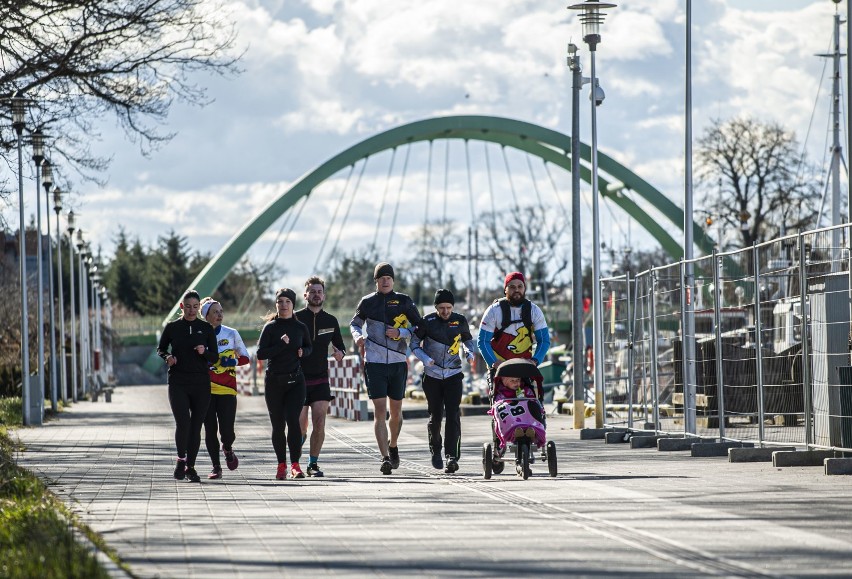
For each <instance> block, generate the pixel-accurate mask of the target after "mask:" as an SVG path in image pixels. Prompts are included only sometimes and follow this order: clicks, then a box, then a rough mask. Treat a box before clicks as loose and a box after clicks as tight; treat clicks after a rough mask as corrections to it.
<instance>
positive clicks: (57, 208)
mask: <svg viewBox="0 0 852 579" xmlns="http://www.w3.org/2000/svg"><path fill="white" fill-rule="evenodd" d="M47 167H50V165H48V166H47ZM45 175H46V173H45ZM52 177H53V169H52V168H51V181H52V180H53V179H52ZM45 178H46V177H45ZM46 188H47V187H45V189H46ZM53 211H54V212H55V213H56V267H57V272H56V273H57V276H56V279H57V284H56V285H57V288H58V290H59V292H58V293H59V378H60V380H59V383H60V384H61V385H62V388H61V391H62V403H63V404H67V403H68V376H67V370H66V368H65V365H66V364H65V295H64V294H65V290H64V288H63V283H62V282H63V279H62V224H61V222H60V221H59V214H60V213H62V191H60V190H59V187H56V188H55V189H54V190H53Z"/></svg>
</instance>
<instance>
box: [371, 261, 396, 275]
mask: <svg viewBox="0 0 852 579" xmlns="http://www.w3.org/2000/svg"><path fill="white" fill-rule="evenodd" d="M386 275H388V276H390V277H391V279H393V277H394V276H393V266H391V264H389V263H388V262H386V261H383V262H382V263H380V264H378V265H377V266H376V269H375V271H374V272H373V279H379V278H380V277H383V276H386Z"/></svg>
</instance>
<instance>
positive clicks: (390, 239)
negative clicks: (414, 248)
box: [388, 145, 411, 255]
mask: <svg viewBox="0 0 852 579" xmlns="http://www.w3.org/2000/svg"><path fill="white" fill-rule="evenodd" d="M410 155H411V145H408V148H407V149H406V150H405V160H404V161H403V163H402V175H400V179H399V191H398V192H397V195H396V205H395V206H394V210H393V221H391V228H390V233H389V234H388V255H390V250H391V245H392V244H393V230H394V229H395V228H396V218H397V215H399V200H400V198H401V197H402V188H403V186H404V185H405V176H406V174H407V173H408V157H409V156H410Z"/></svg>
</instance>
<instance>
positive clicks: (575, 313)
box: [568, 44, 586, 429]
mask: <svg viewBox="0 0 852 579" xmlns="http://www.w3.org/2000/svg"><path fill="white" fill-rule="evenodd" d="M568 68H569V69H570V70H571V245H573V249H574V257H573V258H572V275H571V283H572V285H573V296H572V315H571V333H572V341H573V342H574V348H573V353H572V358H573V360H574V362H573V364H574V428H575V429H580V428H583V426H585V422H586V421H585V410H586V408H585V406H586V385H585V384H584V383H583V374H584V371H583V369H584V367H585V365H584V364H583V363H582V360H583V350H584V339H583V260H582V244H583V238H582V230H581V227H580V90H581V89H582V88H583V69H582V67H581V66H580V56H579V54H577V45H576V44H569V45H568Z"/></svg>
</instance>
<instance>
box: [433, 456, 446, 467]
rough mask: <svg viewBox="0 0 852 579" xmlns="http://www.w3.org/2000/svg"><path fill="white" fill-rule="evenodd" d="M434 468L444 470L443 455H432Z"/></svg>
mask: <svg viewBox="0 0 852 579" xmlns="http://www.w3.org/2000/svg"><path fill="white" fill-rule="evenodd" d="M432 466H433V467H435V468H439V469H440V468H444V459H443V458H441V454H440V453H438V454H433V455H432Z"/></svg>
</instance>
